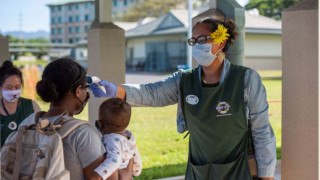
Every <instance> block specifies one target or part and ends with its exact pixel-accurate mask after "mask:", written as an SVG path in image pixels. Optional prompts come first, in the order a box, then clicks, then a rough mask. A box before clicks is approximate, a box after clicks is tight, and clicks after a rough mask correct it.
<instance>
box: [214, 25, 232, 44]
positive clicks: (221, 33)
mask: <svg viewBox="0 0 320 180" xmlns="http://www.w3.org/2000/svg"><path fill="white" fill-rule="evenodd" d="M227 31H228V28H225V27H224V26H223V25H222V24H219V25H218V29H217V30H216V31H215V32H213V33H211V34H210V36H211V39H212V40H213V43H215V44H218V45H220V44H221V43H223V41H224V40H226V39H228V37H229V36H230V34H228V33H227Z"/></svg>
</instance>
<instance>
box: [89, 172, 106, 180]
mask: <svg viewBox="0 0 320 180" xmlns="http://www.w3.org/2000/svg"><path fill="white" fill-rule="evenodd" d="M90 180H103V179H102V177H101V176H100V175H99V174H98V173H96V172H93V173H92V176H91V178H90Z"/></svg>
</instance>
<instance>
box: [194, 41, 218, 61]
mask: <svg viewBox="0 0 320 180" xmlns="http://www.w3.org/2000/svg"><path fill="white" fill-rule="evenodd" d="M211 47H212V44H198V43H197V44H195V45H194V46H192V56H193V57H194V58H195V59H196V61H197V62H198V63H199V64H200V65H201V66H209V65H210V64H211V63H212V62H213V61H214V60H215V59H216V57H217V55H216V54H218V52H219V51H218V52H217V53H216V54H212V53H211Z"/></svg>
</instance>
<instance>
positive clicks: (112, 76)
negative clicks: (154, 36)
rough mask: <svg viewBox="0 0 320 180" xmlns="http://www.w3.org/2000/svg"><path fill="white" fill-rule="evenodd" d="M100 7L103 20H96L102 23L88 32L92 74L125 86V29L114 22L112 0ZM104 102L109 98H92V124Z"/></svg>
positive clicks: (89, 60)
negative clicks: (112, 20)
mask: <svg viewBox="0 0 320 180" xmlns="http://www.w3.org/2000/svg"><path fill="white" fill-rule="evenodd" d="M96 1H99V0H96ZM102 1H103V2H102ZM96 4H100V6H99V7H97V8H96V9H99V11H100V12H99V13H98V14H99V17H98V18H97V17H96V19H99V23H97V21H96V22H95V23H93V24H92V27H91V29H90V30H89V32H88V75H91V76H93V75H94V76H98V77H100V78H101V79H104V80H108V81H111V82H114V83H117V84H120V83H124V82H125V58H126V57H125V34H124V30H123V29H121V28H120V27H118V26H116V25H114V24H113V23H112V22H111V0H100V2H99V3H97V2H96ZM106 6H107V7H106ZM108 9H109V10H108ZM106 10H108V11H106ZM104 100H105V98H91V99H90V101H89V120H90V123H91V124H93V123H94V120H97V119H98V110H99V106H100V104H101V102H103V101H104Z"/></svg>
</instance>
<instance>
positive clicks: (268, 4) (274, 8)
mask: <svg viewBox="0 0 320 180" xmlns="http://www.w3.org/2000/svg"><path fill="white" fill-rule="evenodd" d="M299 1H300V0H250V1H249V3H248V4H247V5H246V6H245V9H246V10H249V9H254V8H256V9H258V10H259V12H260V14H261V15H263V16H267V17H270V18H273V19H277V20H280V19H281V12H282V11H283V10H284V9H287V8H288V7H290V6H292V5H293V4H295V3H297V2H299Z"/></svg>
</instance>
